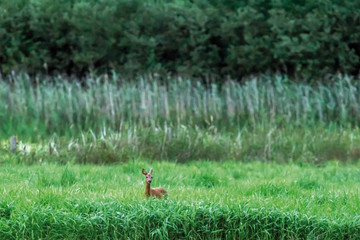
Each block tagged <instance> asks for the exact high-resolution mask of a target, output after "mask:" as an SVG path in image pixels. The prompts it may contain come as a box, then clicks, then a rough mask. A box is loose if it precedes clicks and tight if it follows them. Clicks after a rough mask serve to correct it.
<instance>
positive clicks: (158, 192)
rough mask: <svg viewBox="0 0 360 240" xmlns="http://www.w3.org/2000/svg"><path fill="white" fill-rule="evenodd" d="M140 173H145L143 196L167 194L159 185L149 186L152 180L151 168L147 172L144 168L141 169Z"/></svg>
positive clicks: (159, 196) (158, 196)
mask: <svg viewBox="0 0 360 240" xmlns="http://www.w3.org/2000/svg"><path fill="white" fill-rule="evenodd" d="M142 173H143V174H144V175H145V182H146V188H145V196H147V197H150V196H152V197H157V198H161V197H162V196H163V195H167V192H166V191H165V189H163V188H161V187H159V188H151V187H150V184H151V181H152V174H153V169H150V172H149V173H147V172H146V171H145V169H142Z"/></svg>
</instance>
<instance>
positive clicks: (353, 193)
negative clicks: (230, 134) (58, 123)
mask: <svg viewBox="0 0 360 240" xmlns="http://www.w3.org/2000/svg"><path fill="white" fill-rule="evenodd" d="M143 167H144V168H146V169H150V167H153V168H154V174H153V176H154V179H153V184H152V185H153V187H157V186H161V187H163V188H165V189H166V190H167V191H168V194H169V196H168V198H167V199H164V200H157V199H152V200H151V199H150V200H146V199H144V196H143V192H144V189H145V185H144V184H145V183H144V177H143V175H142V174H141V169H142V168H143ZM359 176H360V170H359V166H358V164H346V165H344V164H339V163H338V162H336V161H335V162H330V163H327V164H324V165H322V166H318V167H314V166H312V165H299V164H287V165H281V164H276V163H260V162H252V163H240V162H233V161H224V162H221V163H220V162H219V163H217V162H208V161H197V162H191V163H187V164H176V163H170V162H152V163H148V162H145V161H139V160H134V161H130V162H127V163H125V164H121V165H114V166H94V165H67V166H59V165H53V164H50V165H49V164H42V165H33V166H24V165H12V164H10V165H9V164H5V165H3V166H2V167H1V168H0V189H1V201H0V226H1V228H0V229H1V230H0V236H1V238H6V239H14V238H26V239H38V238H46V239H59V238H67V239H81V238H82V239H83V238H99V239H109V238H120V239H123V238H126V237H129V238H132V239H134V238H137V239H139V238H153V239H158V238H164V239H167V238H172V239H178V238H184V237H186V238H202V239H208V238H219V237H225V236H227V237H229V238H252V239H255V238H266V239H279V238H283V239H288V238H321V239H324V238H325V239H335V238H336V239H341V238H351V239H356V238H357V237H358V234H359V233H360V227H359V218H358V213H359V211H360V199H359V188H358V179H359Z"/></svg>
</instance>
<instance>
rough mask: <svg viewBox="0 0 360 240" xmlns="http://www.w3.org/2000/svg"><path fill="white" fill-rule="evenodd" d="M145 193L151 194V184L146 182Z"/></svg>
mask: <svg viewBox="0 0 360 240" xmlns="http://www.w3.org/2000/svg"><path fill="white" fill-rule="evenodd" d="M145 195H146V196H150V184H149V183H147V182H146V187H145Z"/></svg>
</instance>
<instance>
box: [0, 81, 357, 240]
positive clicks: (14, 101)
mask: <svg viewBox="0 0 360 240" xmlns="http://www.w3.org/2000/svg"><path fill="white" fill-rule="evenodd" d="M67 80H68V79H63V78H61V77H58V78H53V79H51V78H46V79H41V81H40V80H39V79H37V80H36V79H35V80H34V81H32V80H31V79H30V77H29V76H27V75H26V74H25V75H24V74H23V75H16V76H11V77H10V79H9V81H2V80H1V79H0V100H1V102H2V104H0V122H1V123H2V124H1V126H0V191H1V198H0V239H219V238H223V239H225V238H227V239H359V237H358V236H360V218H359V215H358V213H359V210H360V209H359V208H360V199H359V187H358V179H359V177H360V170H359V161H358V160H359V158H360V137H359V136H360V132H359V131H360V130H359V127H358V124H357V122H358V119H359V116H360V115H359V113H360V104H359V101H358V98H359V96H360V84H359V83H358V81H356V79H353V78H350V77H347V76H336V77H334V81H333V82H332V83H329V84H326V85H324V84H318V85H317V86H312V85H304V84H297V83H294V82H289V80H288V79H287V78H286V77H274V78H271V77H264V78H263V79H259V78H254V79H252V80H251V81H249V82H247V83H245V84H239V83H235V82H232V81H228V82H225V83H224V84H223V85H217V84H209V85H206V86H205V85H201V84H200V83H198V82H193V81H188V80H183V79H168V80H169V82H161V81H160V80H159V79H151V77H150V78H149V79H145V78H139V79H138V80H137V81H134V82H126V81H121V79H119V78H117V77H116V75H114V76H113V77H112V78H108V77H89V78H88V79H86V80H84V82H83V83H82V84H80V83H79V82H77V81H67ZM12 135H17V136H18V139H19V142H18V148H17V151H16V152H14V153H13V152H11V151H10V146H9V137H10V136H12ZM150 167H153V168H154V182H153V185H154V187H158V186H161V187H163V188H165V189H166V190H167V191H168V193H169V196H168V198H167V199H162V200H157V199H145V198H144V196H143V192H144V190H145V183H144V176H143V175H142V174H141V169H142V168H146V169H147V170H149V169H150Z"/></svg>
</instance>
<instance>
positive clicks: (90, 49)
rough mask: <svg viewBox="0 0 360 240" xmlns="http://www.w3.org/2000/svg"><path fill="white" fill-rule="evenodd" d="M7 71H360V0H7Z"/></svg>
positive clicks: (237, 74) (301, 74) (3, 28)
mask: <svg viewBox="0 0 360 240" xmlns="http://www.w3.org/2000/svg"><path fill="white" fill-rule="evenodd" d="M0 9H1V10H0V72H2V73H3V74H9V73H11V71H12V70H15V71H19V70H24V71H26V72H28V73H31V74H32V75H37V74H39V73H40V72H42V73H49V74H54V75H56V74H58V73H60V74H63V73H65V74H74V75H77V76H84V75H85V74H86V73H87V72H89V71H96V72H98V73H105V72H110V71H111V70H115V71H117V72H121V73H122V74H123V75H126V76H135V75H137V74H138V73H141V74H145V73H147V72H152V73H154V72H155V73H159V74H161V75H166V74H168V73H169V72H170V73H172V74H175V75H176V74H180V75H182V76H184V75H187V76H194V77H202V78H203V79H206V78H210V79H212V78H217V79H219V80H223V79H225V78H226V77H227V76H231V77H232V78H233V79H241V78H243V77H244V76H249V75H252V74H259V73H264V72H268V73H269V72H270V73H276V72H280V73H287V74H288V75H290V76H291V77H295V78H298V79H299V80H300V79H301V80H306V79H307V80H313V76H320V77H324V76H326V75H327V74H329V73H336V72H337V71H340V72H342V73H348V74H357V73H358V69H359V63H360V62H359V56H360V44H359V40H358V39H359V33H360V22H359V21H360V17H359V16H360V10H359V9H360V1H359V0H342V1H339V0H331V1H330V0H324V1H297V0H289V1H266V0H261V1H253V0H238V1H228V0H227V1H220V0H195V1H192V0H191V1H188V0H167V1H164V0H161V1H152V0H148V1H140V0H131V1H130V0H103V1H98V0H72V1H64V0H13V1H0Z"/></svg>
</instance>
